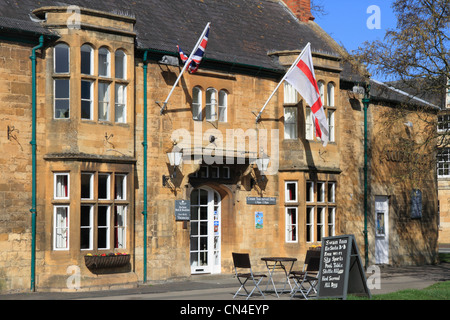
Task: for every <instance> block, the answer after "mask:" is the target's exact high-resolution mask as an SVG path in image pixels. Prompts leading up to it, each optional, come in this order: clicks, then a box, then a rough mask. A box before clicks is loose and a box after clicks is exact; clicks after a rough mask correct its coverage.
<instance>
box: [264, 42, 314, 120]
mask: <svg viewBox="0 0 450 320" xmlns="http://www.w3.org/2000/svg"><path fill="white" fill-rule="evenodd" d="M310 45H311V43H310V42H308V43H307V44H306V46H305V47H304V48H303V50H302V52H300V54H299V55H298V57H297V59H296V60H295V61H294V63H293V64H292V65H291V67H290V68H289V70H288V71H287V72H286V74H285V75H284V77H283V79H281V81H280V82H279V83H278V85H277V87H276V88H275V90H273V92H272V94H271V95H270V97H269V99H267V101H266V103H265V104H264V106H263V107H262V109H261V111H260V112H259V113H258V116H257V117H256V123H258V121H259V119H260V118H261V114H262V113H263V111H264V109H265V108H266V107H267V105H268V104H269V101H270V100H271V99H272V97H273V96H274V94H275V93H276V92H277V91H278V89H279V88H280V86H281V84H282V83H283V81H284V80H285V79H286V77H287V75H288V74H289V72H290V71H291V70H292V68H294V67H295V66H296V65H297V63H298V62H299V61H300V60H301V58H303V55H304V54H305V51H306V49H307V48H308V46H310Z"/></svg>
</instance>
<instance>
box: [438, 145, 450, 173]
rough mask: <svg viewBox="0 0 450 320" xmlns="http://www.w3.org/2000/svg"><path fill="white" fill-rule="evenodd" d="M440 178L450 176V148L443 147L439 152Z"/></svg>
mask: <svg viewBox="0 0 450 320" xmlns="http://www.w3.org/2000/svg"><path fill="white" fill-rule="evenodd" d="M437 175H438V178H449V177H450V148H442V149H439V150H438V153H437Z"/></svg>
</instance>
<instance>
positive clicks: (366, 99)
mask: <svg viewBox="0 0 450 320" xmlns="http://www.w3.org/2000/svg"><path fill="white" fill-rule="evenodd" d="M362 102H363V104H364V268H365V269H367V267H368V265H369V240H368V237H367V216H368V210H369V203H368V200H369V199H368V178H367V176H368V165H367V162H368V146H367V108H368V107H369V103H370V84H369V85H367V86H366V90H365V93H364V98H363V99H362Z"/></svg>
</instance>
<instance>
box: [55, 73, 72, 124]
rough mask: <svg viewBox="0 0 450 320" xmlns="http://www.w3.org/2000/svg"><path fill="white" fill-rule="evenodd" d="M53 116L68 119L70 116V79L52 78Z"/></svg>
mask: <svg viewBox="0 0 450 320" xmlns="http://www.w3.org/2000/svg"><path fill="white" fill-rule="evenodd" d="M53 84H54V93H53V94H54V102H53V104H54V106H53V108H54V110H53V112H54V113H53V114H54V118H55V119H69V117H70V79H59V78H58V79H54V81H53Z"/></svg>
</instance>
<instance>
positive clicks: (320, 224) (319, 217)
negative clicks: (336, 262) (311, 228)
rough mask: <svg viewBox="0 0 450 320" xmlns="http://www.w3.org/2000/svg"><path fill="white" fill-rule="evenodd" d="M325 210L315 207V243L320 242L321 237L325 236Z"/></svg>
mask: <svg viewBox="0 0 450 320" xmlns="http://www.w3.org/2000/svg"><path fill="white" fill-rule="evenodd" d="M325 209H326V207H321V206H318V207H317V214H316V231H317V232H316V236H317V239H316V241H317V242H320V241H322V239H323V237H324V236H325Z"/></svg>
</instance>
